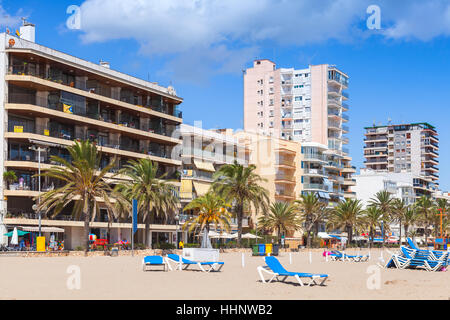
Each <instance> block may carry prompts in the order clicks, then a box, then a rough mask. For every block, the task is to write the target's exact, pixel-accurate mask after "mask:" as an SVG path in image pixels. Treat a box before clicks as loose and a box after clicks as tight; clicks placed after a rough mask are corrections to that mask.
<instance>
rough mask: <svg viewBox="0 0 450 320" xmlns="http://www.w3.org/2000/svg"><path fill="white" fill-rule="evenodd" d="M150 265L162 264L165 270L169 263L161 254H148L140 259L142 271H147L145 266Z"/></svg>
mask: <svg viewBox="0 0 450 320" xmlns="http://www.w3.org/2000/svg"><path fill="white" fill-rule="evenodd" d="M151 266H162V267H163V268H164V271H167V268H169V269H170V265H169V264H168V263H167V261H166V260H165V259H164V258H163V257H161V256H148V257H145V258H144V259H142V269H143V270H144V271H147V270H148V269H147V267H151Z"/></svg>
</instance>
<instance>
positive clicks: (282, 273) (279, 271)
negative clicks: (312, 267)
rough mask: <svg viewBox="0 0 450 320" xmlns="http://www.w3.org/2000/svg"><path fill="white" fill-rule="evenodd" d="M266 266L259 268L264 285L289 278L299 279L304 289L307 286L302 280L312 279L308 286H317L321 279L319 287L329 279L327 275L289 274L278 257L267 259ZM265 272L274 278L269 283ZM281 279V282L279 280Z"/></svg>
mask: <svg viewBox="0 0 450 320" xmlns="http://www.w3.org/2000/svg"><path fill="white" fill-rule="evenodd" d="M264 260H265V262H266V266H261V267H258V268H257V271H258V273H259V276H260V278H261V280H262V282H263V283H271V282H272V281H273V280H274V279H277V280H278V281H281V282H284V281H285V280H286V279H287V278H288V277H294V278H295V279H297V281H298V282H299V284H300V285H301V286H302V287H303V286H304V285H305V284H304V283H303V282H302V280H301V278H308V279H310V281H309V283H308V284H307V285H308V286H311V285H312V284H315V285H317V282H316V280H319V279H321V280H322V281H321V282H320V283H319V285H323V284H324V283H325V281H326V280H327V279H328V275H327V274H314V273H301V272H289V271H287V270H286V269H285V268H284V267H283V266H282V265H281V263H280V262H279V261H278V259H277V258H276V257H265V258H264ZM263 272H264V273H267V274H269V275H271V276H272V278H270V279H269V280H268V281H266V280H265V279H264V276H263ZM279 278H281V280H280V279H279Z"/></svg>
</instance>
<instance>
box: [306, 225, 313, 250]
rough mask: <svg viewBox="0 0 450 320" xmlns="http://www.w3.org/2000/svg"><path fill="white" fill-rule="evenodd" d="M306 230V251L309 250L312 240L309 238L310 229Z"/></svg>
mask: <svg viewBox="0 0 450 320" xmlns="http://www.w3.org/2000/svg"><path fill="white" fill-rule="evenodd" d="M306 230H307V232H308V234H307V235H306V241H307V242H306V245H307V246H308V249H311V242H312V241H311V240H312V238H311V227H308V229H306Z"/></svg>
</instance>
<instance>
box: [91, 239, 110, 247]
mask: <svg viewBox="0 0 450 320" xmlns="http://www.w3.org/2000/svg"><path fill="white" fill-rule="evenodd" d="M107 244H108V240H106V239H97V240H95V241H94V246H104V245H107Z"/></svg>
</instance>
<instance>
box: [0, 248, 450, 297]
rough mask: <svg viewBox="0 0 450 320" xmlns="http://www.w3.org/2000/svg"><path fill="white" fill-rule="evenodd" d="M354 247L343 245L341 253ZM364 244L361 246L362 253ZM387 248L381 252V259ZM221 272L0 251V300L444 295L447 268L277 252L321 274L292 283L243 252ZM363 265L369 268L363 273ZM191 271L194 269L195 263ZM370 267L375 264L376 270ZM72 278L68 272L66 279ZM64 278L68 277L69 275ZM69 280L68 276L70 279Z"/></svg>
mask: <svg viewBox="0 0 450 320" xmlns="http://www.w3.org/2000/svg"><path fill="white" fill-rule="evenodd" d="M352 252H354V253H359V252H360V251H358V250H354V251H352V250H348V251H347V253H352ZM366 252H368V251H361V253H366ZM389 256H390V255H389V253H388V252H387V251H384V259H385V260H387V259H388V257H389ZM220 257H221V260H222V261H224V262H225V266H224V267H223V269H222V271H221V272H216V273H209V274H206V273H203V272H200V271H171V272H162V271H149V272H143V271H142V256H135V257H88V258H85V257H71V256H69V257H56V258H55V257H51V258H50V257H39V258H22V257H0V272H1V274H2V275H3V279H2V284H1V286H0V299H3V300H5V299H6V300H9V299H13V300H16V299H17V300H21V299H50V300H52V299H63V300H71V299H74V300H78V299H113V300H116V299H125V300H128V299H137V300H141V299H144V300H186V299H193V300H221V299H224V300H235V299H243V300H271V299H283V300H291V299H292V300H305V299H331V300H334V299H445V300H448V299H450V277H449V273H448V272H427V271H421V270H397V269H381V268H374V267H371V266H374V265H376V264H377V262H378V260H379V257H380V251H379V250H372V258H371V260H370V261H368V262H360V263H355V262H334V261H329V262H326V261H325V259H324V258H323V257H322V253H321V252H317V251H316V252H313V254H312V263H310V262H309V254H308V252H307V251H303V252H299V253H292V264H290V263H289V262H290V259H289V254H288V253H280V256H279V257H278V258H279V260H280V262H281V263H282V264H283V265H284V266H285V267H286V269H287V270H289V271H296V272H312V273H326V274H328V275H329V279H328V281H327V282H326V286H324V287H319V286H315V287H301V286H299V285H298V284H297V283H295V282H294V281H295V279H293V278H292V280H294V281H292V282H288V283H281V282H274V283H271V284H264V283H262V282H261V281H260V279H259V276H258V273H257V271H256V268H257V267H258V266H260V265H263V264H264V263H263V258H262V257H252V256H251V253H250V252H248V253H245V267H244V268H243V267H242V263H241V253H225V254H221V255H220ZM368 269H369V271H371V272H372V273H368ZM73 270H79V271H80V277H79V279H80V289H79V290H77V289H76V288H75V289H74V290H71V289H69V287H68V285H67V283H68V279H69V278H70V277H71V276H72V275H73V274H69V273H68V271H69V272H73ZM193 270H196V269H195V268H194V269H193ZM373 270H379V276H380V277H379V279H380V281H379V283H380V287H379V289H376V288H375V289H369V288H368V285H367V281H368V278H369V277H371V276H374V273H373V272H374V271H373ZM376 272H378V271H376ZM71 279H72V280H73V278H71ZM69 282H70V279H69ZM71 283H73V282H71Z"/></svg>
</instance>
